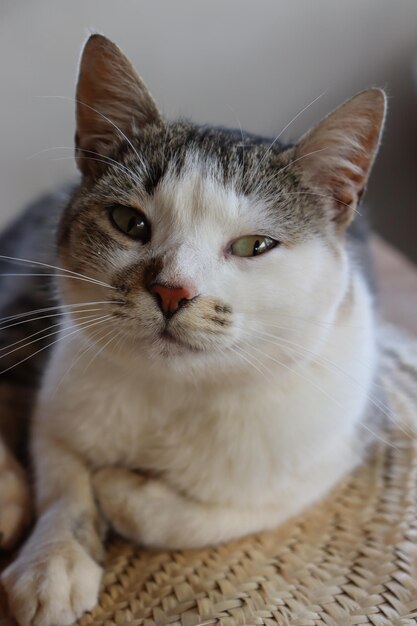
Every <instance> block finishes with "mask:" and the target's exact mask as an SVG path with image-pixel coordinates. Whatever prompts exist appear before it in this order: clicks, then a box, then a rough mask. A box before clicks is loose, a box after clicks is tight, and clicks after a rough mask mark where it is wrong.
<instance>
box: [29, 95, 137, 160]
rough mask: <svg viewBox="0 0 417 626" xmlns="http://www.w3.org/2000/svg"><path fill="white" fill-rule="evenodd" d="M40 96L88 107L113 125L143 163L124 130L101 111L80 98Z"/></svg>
mask: <svg viewBox="0 0 417 626" xmlns="http://www.w3.org/2000/svg"><path fill="white" fill-rule="evenodd" d="M39 97H40V98H55V99H59V100H68V101H70V102H75V103H77V104H80V105H81V106H84V107H86V108H87V109H89V110H90V111H94V113H97V115H100V117H102V118H103V119H104V120H106V122H108V123H109V124H111V125H112V126H113V128H115V129H116V130H117V132H118V133H119V135H120V136H121V137H122V138H123V139H124V140H125V141H126V142H127V143H128V144H129V146H130V147H131V148H132V150H133V152H134V153H135V155H136V156H137V158H138V160H139V162H140V163H141V164H142V165H144V162H143V159H142V157H141V156H140V154H139V153H138V151H137V150H136V148H135V146H134V145H133V143H132V142H131V141H130V139H129V138H128V137H127V136H126V135H125V134H124V132H123V131H122V130H121V129H120V128H119V127H118V126H117V124H115V123H114V122H113V121H112V120H111V119H110V118H109V117H107V116H106V115H104V113H101V111H98V110H97V109H95V108H94V107H92V106H91V105H89V104H87V103H86V102H82V101H81V100H78V99H77V98H69V97H68V96H39Z"/></svg>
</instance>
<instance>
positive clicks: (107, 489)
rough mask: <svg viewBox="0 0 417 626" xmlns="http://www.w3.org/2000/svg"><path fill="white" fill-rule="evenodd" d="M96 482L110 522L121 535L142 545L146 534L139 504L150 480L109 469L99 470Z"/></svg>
mask: <svg viewBox="0 0 417 626" xmlns="http://www.w3.org/2000/svg"><path fill="white" fill-rule="evenodd" d="M92 481H93V488H94V491H95V496H96V498H97V501H98V504H99V508H100V510H101V512H102V514H103V515H104V517H105V518H106V520H107V521H108V522H109V523H110V525H111V526H112V527H113V528H114V530H116V531H117V532H118V533H119V534H121V535H123V536H124V537H126V538H127V539H131V540H133V541H136V542H140V541H141V534H142V533H141V527H140V519H139V517H138V515H137V514H136V503H137V498H138V496H139V494H140V492H141V489H142V487H143V486H144V485H145V484H146V482H147V479H146V477H145V476H143V475H142V474H138V473H136V472H133V471H131V470H128V469H125V468H123V467H106V468H103V469H101V470H98V471H97V472H96V473H95V474H94V476H93V479H92Z"/></svg>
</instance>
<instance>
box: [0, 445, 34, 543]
mask: <svg viewBox="0 0 417 626" xmlns="http://www.w3.org/2000/svg"><path fill="white" fill-rule="evenodd" d="M31 508H32V503H31V497H30V491H29V486H28V483H27V481H26V477H25V474H24V471H23V470H22V468H21V467H20V466H19V465H18V463H17V462H16V461H14V459H13V458H12V457H8V458H6V459H4V462H3V463H1V464H0V550H10V549H11V548H13V547H14V546H15V545H16V543H17V542H18V541H19V539H20V538H21V537H22V535H23V533H24V531H25V530H26V529H27V527H28V526H29V524H30V521H31V517H32V516H31Z"/></svg>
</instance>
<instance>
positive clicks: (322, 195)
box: [283, 191, 362, 215]
mask: <svg viewBox="0 0 417 626" xmlns="http://www.w3.org/2000/svg"><path fill="white" fill-rule="evenodd" d="M283 193H284V194H285V195H286V196H318V197H320V198H327V199H328V200H333V201H334V196H329V195H327V194H325V193H316V192H313V191H284V192H283ZM337 203H338V204H342V205H343V206H345V207H347V208H348V209H350V210H351V211H354V212H355V213H357V214H358V215H362V213H360V212H359V211H358V210H357V209H354V208H353V207H352V206H351V205H350V204H347V202H342V201H341V200H339V199H338V200H337Z"/></svg>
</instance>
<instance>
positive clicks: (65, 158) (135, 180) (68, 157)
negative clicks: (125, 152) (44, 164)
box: [52, 156, 143, 185]
mask: <svg viewBox="0 0 417 626" xmlns="http://www.w3.org/2000/svg"><path fill="white" fill-rule="evenodd" d="M69 159H71V160H73V159H74V157H72V156H65V157H56V158H55V159H52V161H67V160H69ZM84 160H85V161H97V163H105V164H106V165H112V167H114V168H115V169H117V170H119V171H120V172H123V173H124V174H126V176H127V177H128V178H130V179H131V180H133V182H134V183H136V184H137V185H142V184H143V181H141V180H140V178H137V177H136V176H135V175H134V174H133V173H132V172H131V171H130V170H128V169H127V168H126V167H124V166H123V165H122V164H121V163H119V164H118V165H114V164H111V163H109V162H108V161H105V160H104V159H96V158H95V157H84Z"/></svg>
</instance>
